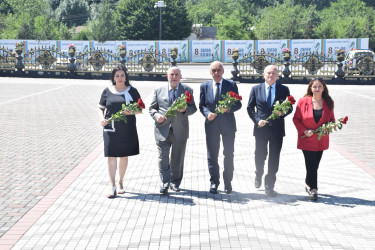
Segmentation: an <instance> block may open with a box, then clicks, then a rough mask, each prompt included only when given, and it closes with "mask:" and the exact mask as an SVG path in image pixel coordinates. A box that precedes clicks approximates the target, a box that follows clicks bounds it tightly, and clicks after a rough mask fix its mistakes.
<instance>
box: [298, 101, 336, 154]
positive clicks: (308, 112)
mask: <svg viewBox="0 0 375 250" xmlns="http://www.w3.org/2000/svg"><path fill="white" fill-rule="evenodd" d="M334 121H335V115H334V113H333V110H332V111H331V110H330V109H329V107H328V106H327V104H326V103H325V101H324V100H323V114H322V118H320V120H319V122H318V123H316V122H315V120H314V114H313V104H312V97H311V96H306V97H303V98H301V99H299V100H298V104H297V108H296V112H295V113H294V117H293V122H294V125H295V126H296V128H297V132H298V141H297V148H298V149H302V150H308V151H323V150H326V149H328V147H329V135H325V136H322V137H321V138H320V141H319V140H318V135H317V134H313V135H312V136H311V137H305V138H301V137H302V136H303V135H304V134H305V133H304V132H305V130H309V129H311V130H315V129H317V128H318V127H320V126H322V125H323V124H325V123H328V122H334Z"/></svg>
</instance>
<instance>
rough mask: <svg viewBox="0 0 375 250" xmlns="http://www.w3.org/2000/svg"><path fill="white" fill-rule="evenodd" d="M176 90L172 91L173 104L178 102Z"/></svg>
mask: <svg viewBox="0 0 375 250" xmlns="http://www.w3.org/2000/svg"><path fill="white" fill-rule="evenodd" d="M176 90H177V89H172V103H174V101H176Z"/></svg>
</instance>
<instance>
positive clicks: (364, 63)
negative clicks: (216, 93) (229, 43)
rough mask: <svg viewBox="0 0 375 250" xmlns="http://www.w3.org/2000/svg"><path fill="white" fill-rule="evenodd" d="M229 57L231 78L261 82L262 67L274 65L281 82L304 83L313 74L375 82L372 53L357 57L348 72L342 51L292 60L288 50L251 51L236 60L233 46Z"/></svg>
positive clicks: (334, 79) (329, 78) (331, 79)
mask: <svg viewBox="0 0 375 250" xmlns="http://www.w3.org/2000/svg"><path fill="white" fill-rule="evenodd" d="M232 58H233V63H232V64H233V69H232V71H231V72H232V79H233V80H236V81H239V82H248V83H257V82H260V81H264V80H263V79H264V78H263V72H264V69H265V67H267V66H268V65H270V64H273V65H275V66H276V67H277V68H278V71H279V72H280V73H279V81H281V82H284V83H304V82H306V80H308V79H311V78H313V77H322V78H323V79H325V80H326V81H328V82H331V83H340V84H353V83H355V84H375V73H374V72H375V62H374V58H372V57H371V56H367V57H366V56H365V57H363V58H362V57H360V58H358V59H357V62H358V63H357V66H356V67H357V70H356V71H353V70H350V71H349V70H348V68H347V67H346V66H345V65H344V64H343V63H342V62H343V61H344V54H343V53H342V54H338V55H337V56H336V58H337V60H334V59H333V58H332V57H329V56H326V55H324V54H323V53H321V54H317V53H309V54H301V55H299V56H298V57H296V58H295V59H293V60H291V56H290V52H286V53H283V54H282V55H271V54H262V53H254V54H249V55H245V56H244V57H243V58H242V59H240V60H238V50H236V49H233V55H232ZM280 58H283V59H280ZM237 60H238V61H237Z"/></svg>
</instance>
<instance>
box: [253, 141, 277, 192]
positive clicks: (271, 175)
mask: <svg viewBox="0 0 375 250" xmlns="http://www.w3.org/2000/svg"><path fill="white" fill-rule="evenodd" d="M267 146H268V147H269V157H268V172H267V175H266V176H265V177H264V185H265V187H266V188H267V189H273V188H274V187H275V182H276V173H277V171H279V161H280V152H281V148H282V146H283V137H276V136H256V137H255V167H256V170H255V175H256V178H258V179H261V178H262V176H263V173H264V163H265V161H266V158H267V155H268V148H267Z"/></svg>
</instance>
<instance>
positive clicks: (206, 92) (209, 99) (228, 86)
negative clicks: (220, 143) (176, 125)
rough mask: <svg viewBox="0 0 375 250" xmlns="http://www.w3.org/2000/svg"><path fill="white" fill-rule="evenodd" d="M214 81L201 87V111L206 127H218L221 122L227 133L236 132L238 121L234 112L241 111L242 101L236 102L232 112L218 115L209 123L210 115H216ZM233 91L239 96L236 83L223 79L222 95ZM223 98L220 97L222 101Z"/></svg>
mask: <svg viewBox="0 0 375 250" xmlns="http://www.w3.org/2000/svg"><path fill="white" fill-rule="evenodd" d="M212 81H213V80H209V81H207V82H204V83H202V85H201V87H200V99H199V110H200V111H201V113H202V114H203V116H204V117H206V122H205V126H206V127H207V126H208V127H213V126H217V123H219V122H220V126H221V128H222V129H223V130H225V131H232V132H236V130H237V128H236V119H235V117H234V112H235V111H237V110H239V109H240V108H241V107H242V103H241V101H238V102H236V103H235V104H234V105H233V106H232V108H231V110H229V111H228V112H226V113H224V114H218V116H217V117H216V118H215V119H214V120H212V121H208V120H207V116H208V114H209V113H215V108H216V104H215V97H214V94H213V88H212ZM230 91H233V92H235V93H237V94H238V88H237V85H236V83H235V82H233V81H230V80H226V79H223V83H222V86H221V95H225V94H226V93H227V92H230ZM221 99H222V97H221V96H220V100H221Z"/></svg>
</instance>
